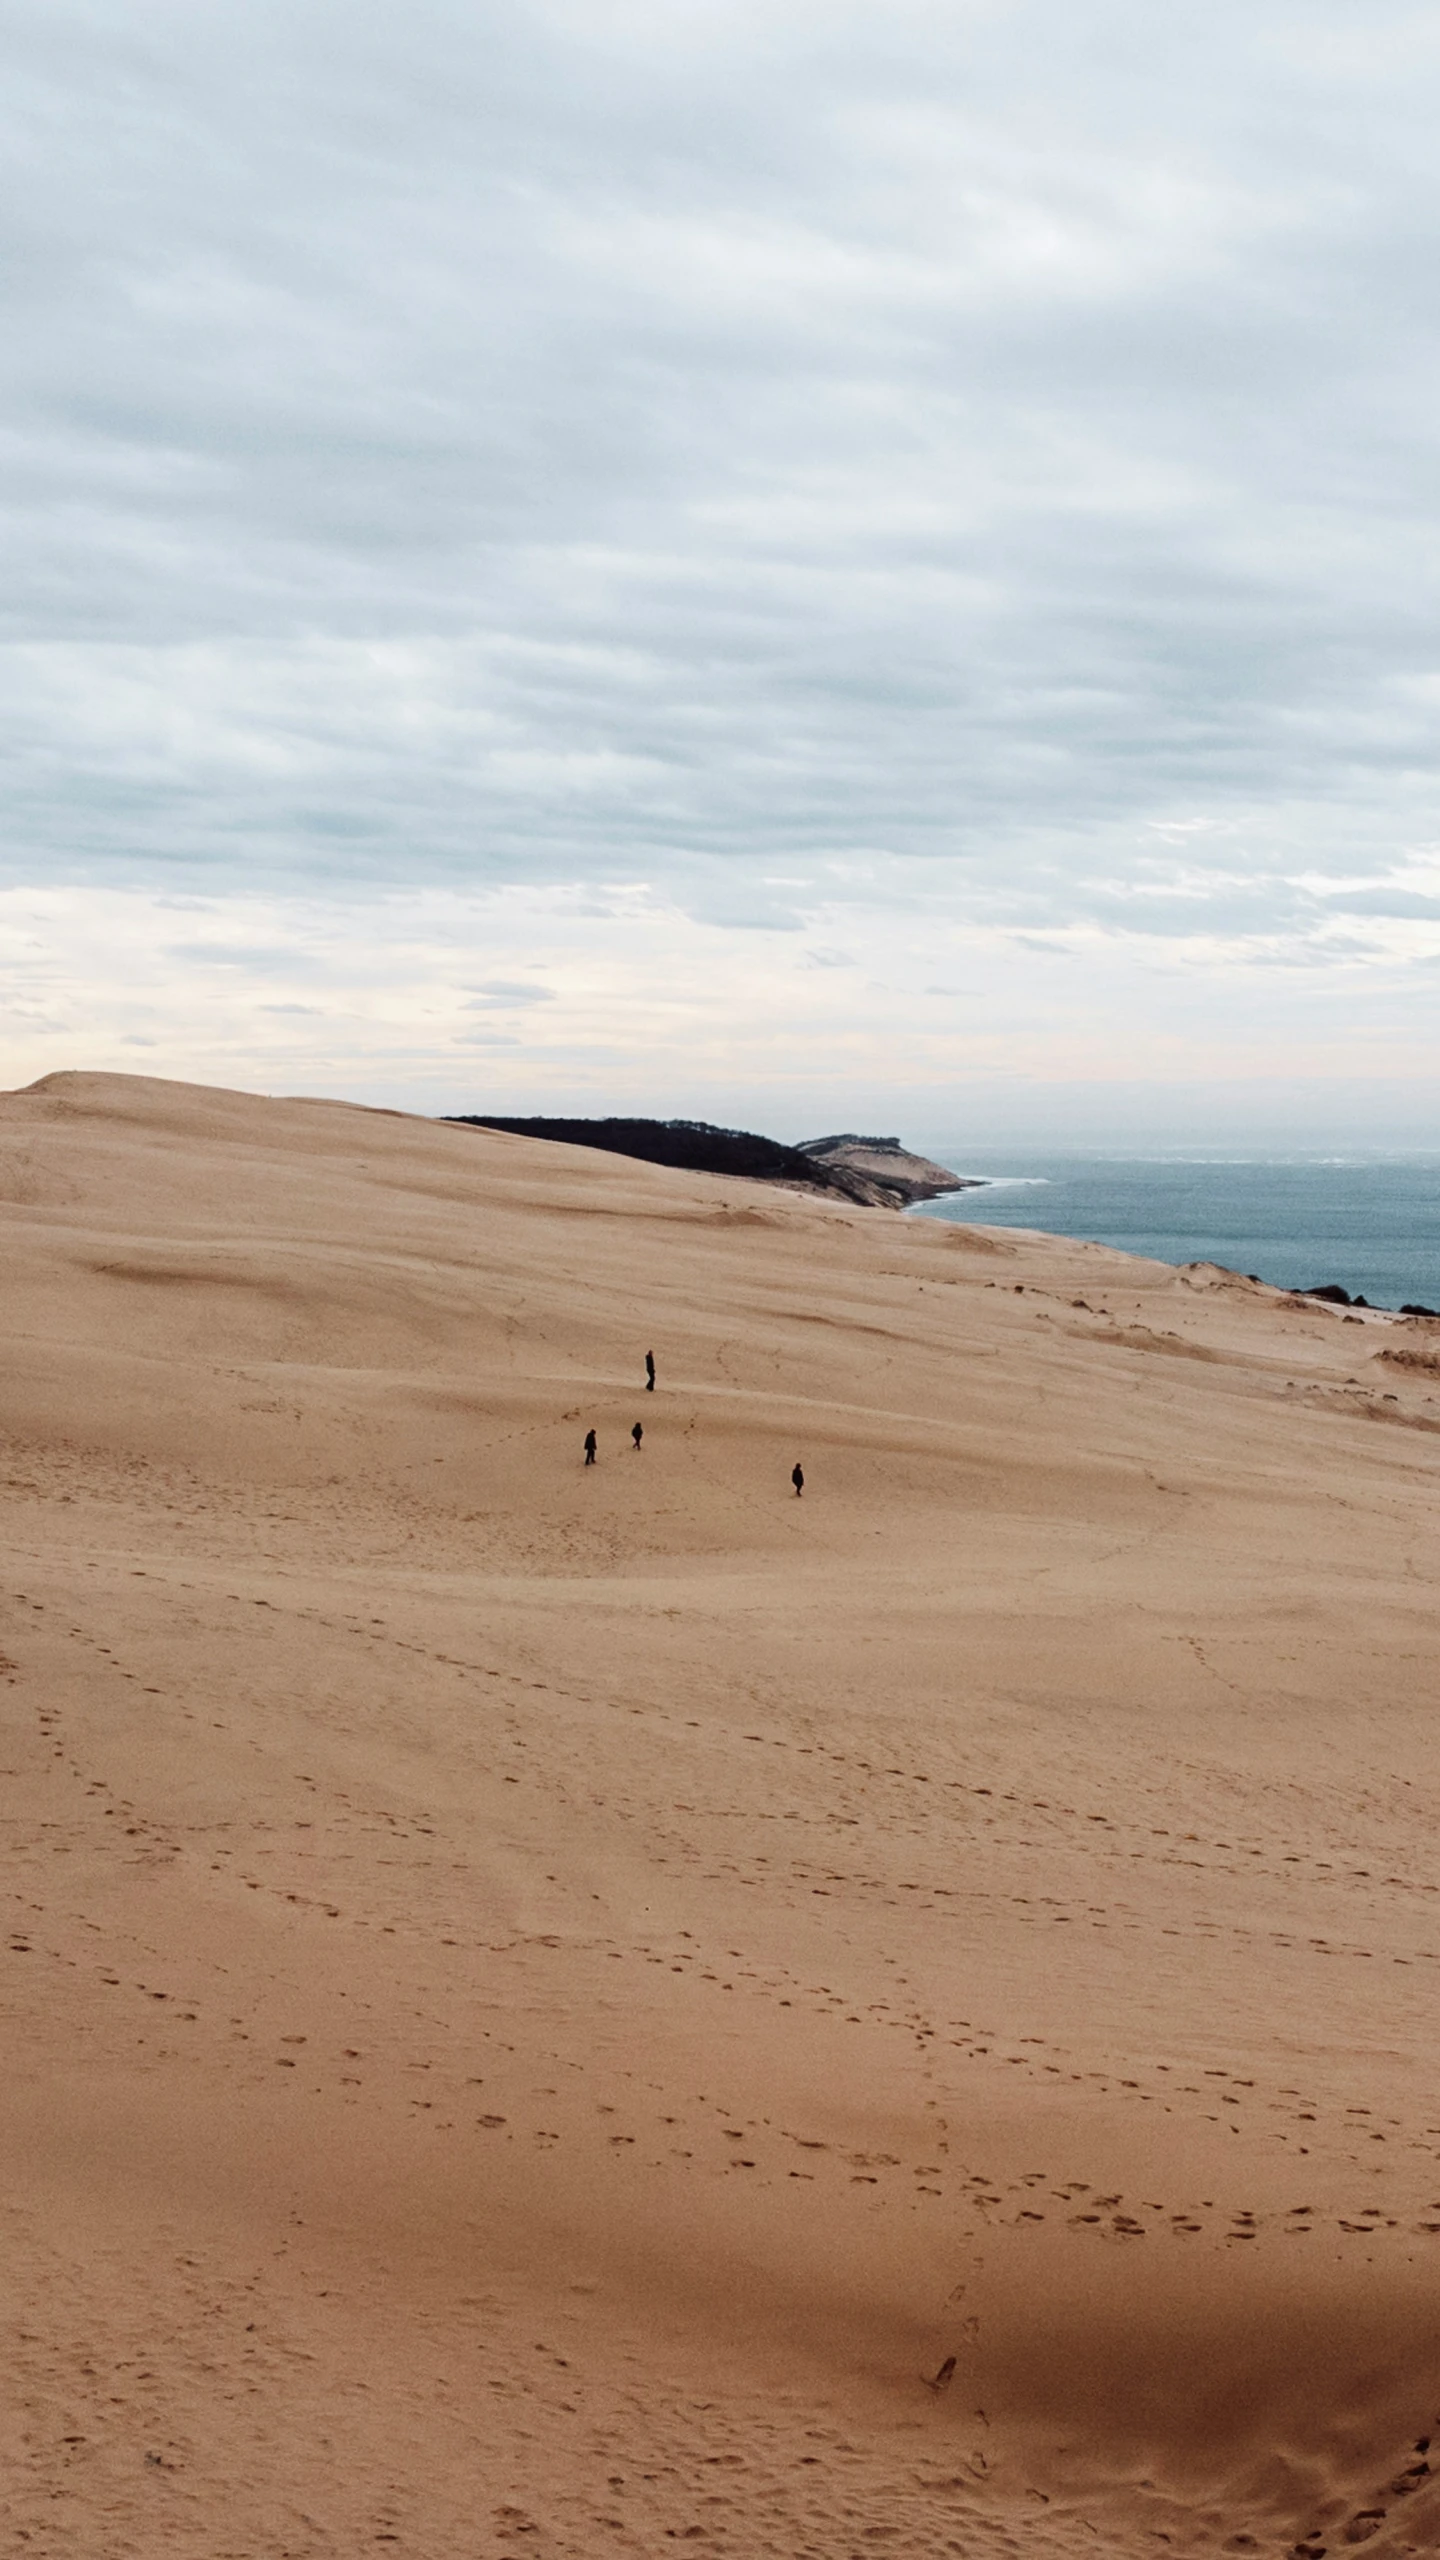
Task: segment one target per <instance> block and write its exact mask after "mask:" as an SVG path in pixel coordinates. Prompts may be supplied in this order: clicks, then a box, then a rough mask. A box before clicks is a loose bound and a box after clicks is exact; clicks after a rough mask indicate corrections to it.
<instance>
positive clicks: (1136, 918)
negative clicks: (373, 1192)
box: [0, 0, 1440, 1150]
mask: <svg viewBox="0 0 1440 2560" xmlns="http://www.w3.org/2000/svg"><path fill="white" fill-rule="evenodd" d="M0 72H3V77H0V168H3V171H4V172H5V174H4V176H3V179H0V205H3V219H4V224H5V230H6V233H7V235H8V238H7V248H6V255H5V257H4V260H3V264H0V386H3V387H0V437H3V456H4V469H3V472H0V515H3V527H0V530H3V540H4V546H5V556H6V562H7V566H6V573H5V578H4V581H3V586H0V655H3V664H0V757H3V805H4V825H3V836H0V1084H4V1085H5V1086H13V1085H17V1084H23V1083H27V1082H29V1081H31V1080H32V1079H33V1078H35V1077H38V1076H41V1075H44V1074H46V1073H48V1072H50V1071H52V1070H54V1069H56V1068H66V1067H101V1068H119V1069H124V1070H127V1071H129V1072H137V1073H146V1074H156V1075H165V1076H182V1077H188V1078H193V1079H196V1080H199V1081H204V1082H213V1083H226V1084H232V1085H238V1086H242V1087H245V1088H247V1089H250V1090H255V1091H263V1092H277V1093H280V1092H287V1093H299V1092H304V1093H331V1094H339V1095H345V1096H349V1097H352V1098H354V1099H358V1100H365V1101H373V1102H384V1103H390V1104H399V1105H402V1106H403V1107H406V1108H411V1109H416V1110H422V1111H445V1110H457V1111H464V1110H487V1109H489V1110H496V1111H506V1112H521V1111H527V1110H528V1111H546V1110H549V1111H591V1112H603V1111H606V1110H624V1111H649V1112H655V1113H658V1114H660V1115H661V1116H669V1115H671V1114H683V1115H688V1116H699V1117H705V1118H710V1119H717V1120H721V1121H724V1122H733V1123H737V1124H739V1125H747V1126H754V1127H761V1128H766V1129H770V1130H773V1131H774V1133H775V1134H777V1135H781V1136H787V1137H803V1136H806V1135H811V1134H815V1133H817V1132H819V1131H824V1130H831V1129H837V1128H841V1127H847V1126H848V1127H859V1128H863V1129H879V1130H882V1131H891V1130H894V1129H896V1128H897V1127H898V1129H899V1130H900V1133H901V1134H902V1135H904V1136H906V1137H908V1138H909V1139H910V1140H911V1141H912V1142H914V1143H917V1144H919V1143H924V1144H942V1143H943V1144H946V1145H948V1146H950V1147H951V1148H952V1149H954V1148H955V1147H963V1144H964V1143H966V1142H968V1143H970V1144H973V1145H976V1146H980V1145H982V1144H984V1145H990V1144H999V1145H1007V1144H1010V1143H1012V1142H1013V1143H1016V1144H1020V1143H1026V1142H1029V1143H1034V1144H1037V1145H1038V1144H1050V1143H1064V1142H1067V1141H1074V1142H1075V1143H1085V1144H1104V1143H1109V1142H1112V1141H1115V1142H1119V1141H1123V1140H1136V1141H1145V1142H1147V1143H1148V1142H1151V1141H1166V1140H1173V1141H1174V1142H1176V1143H1186V1142H1191V1141H1195V1142H1203V1141H1206V1140H1209V1139H1211V1138H1232V1139H1233V1138H1237V1137H1254V1138H1256V1139H1257V1141H1258V1140H1261V1139H1264V1140H1267V1141H1268V1140H1270V1139H1272V1138H1273V1139H1275V1140H1276V1141H1285V1142H1294V1143H1299V1144H1306V1145H1313V1146H1315V1147H1317V1148H1320V1149H1322V1150H1323V1149H1324V1148H1325V1147H1327V1146H1329V1145H1331V1144H1334V1143H1337V1142H1341V1143H1346V1144H1357V1143H1369V1144H1377V1145H1388V1144H1395V1145H1412V1144H1424V1143H1427V1142H1430V1141H1431V1140H1432V1139H1433V1138H1434V1133H1435V1131H1436V1129H1437V1127H1440V1117H1437V1106H1440V1059H1437V1052H1436V1041H1435V1019H1436V994H1437V988H1440V789H1437V772H1436V717H1437V709H1440V580H1437V569H1440V533H1437V525H1440V515H1437V498H1440V489H1437V475H1440V465H1437V459H1436V438H1435V419H1436V414H1437V400H1440V378H1437V377H1440V331H1437V320H1436V304H1435V291H1434V276H1435V268H1436V252H1437V227H1440V153H1437V151H1436V148H1435V133H1436V130H1437V126H1440V14H1437V13H1436V12H1435V11H1434V9H1433V8H1425V9H1421V8H1419V7H1411V6H1408V5H1401V0H1369V4H1368V5H1367V7H1366V8H1365V9H1364V10H1363V11H1362V10H1359V9H1357V8H1356V7H1355V5H1354V0H1343V5H1342V4H1341V0H1306V5H1304V6H1303V7H1297V6H1293V5H1290V0H1267V5H1266V6H1265V7H1264V8H1261V9H1257V8H1256V7H1255V6H1254V5H1253V0H1247V5H1244V6H1241V5H1239V0H1205V5H1204V6H1203V7H1202V6H1200V5H1195V4H1194V0H1176V4H1175V5H1174V6H1172V7H1168V8H1165V9H1157V8H1155V6H1154V5H1153V0H1144V5H1141V0H1081V5H1079V6H1077V5H1076V0H946V5H944V6H943V7H941V6H938V5H919V4H918V0H884V5H883V6H882V5H879V0H869V4H868V5H865V6H856V5H852V0H823V5H822V0H764V5H759V4H758V0H757V5H753V6H752V5H749V0H685V5H684V6H681V7H676V6H675V5H673V0H671V5H668V6H664V7H662V6H658V5H653V0H652V5H647V6H643V7H642V6H629V5H625V0H616V4H615V5H609V0H586V5H583V6H582V5H575V4H574V0H556V5H528V6H527V5H515V4H513V0H512V4H511V5H486V0H463V5H462V0H406V5H404V6H403V7H401V6H399V5H396V0H345V5H344V6H343V7H342V6H339V5H335V0H305V6H304V7H303V8H300V9H297V8H295V7H294V6H293V0H292V4H291V5H285V6H283V7H282V6H279V5H273V0H243V5H241V4H240V0H143V5H142V0H89V4H88V5H74V0H10V6H9V8H8V10H7V11H6V14H5V20H4V32H3V36H0ZM1437 1143H1440V1141H1437Z"/></svg>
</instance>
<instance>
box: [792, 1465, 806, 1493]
mask: <svg viewBox="0 0 1440 2560" xmlns="http://www.w3.org/2000/svg"><path fill="white" fill-rule="evenodd" d="M790 1481H791V1483H792V1484H793V1486H794V1487H795V1497H796V1500H797V1501H798V1500H799V1498H800V1495H801V1494H802V1493H803V1492H804V1490H805V1470H804V1468H803V1467H802V1466H801V1464H800V1461H799V1459H798V1458H797V1459H796V1461H795V1464H794V1466H793V1467H792V1468H791V1470H790Z"/></svg>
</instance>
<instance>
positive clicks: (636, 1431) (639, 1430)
mask: <svg viewBox="0 0 1440 2560" xmlns="http://www.w3.org/2000/svg"><path fill="white" fill-rule="evenodd" d="M644 1437H645V1425H644V1423H643V1422H632V1423H631V1425H630V1445H631V1447H632V1448H635V1449H638V1448H639V1446H640V1443H641V1441H642V1440H643V1439H644Z"/></svg>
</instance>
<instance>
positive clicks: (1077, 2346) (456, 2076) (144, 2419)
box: [0, 1075, 1440, 2560]
mask: <svg viewBox="0 0 1440 2560" xmlns="http://www.w3.org/2000/svg"><path fill="white" fill-rule="evenodd" d="M0 1249H3V1257H4V1305H5V1310H6V1326H7V1332H8V1336H9V1339H8V1342H7V1346H6V1357H5V1362H4V1369H3V1378H4V1386H3V1404H0V1455H3V1461H4V1463H3V1466H0V1496H3V1504H4V1514H3V1516H4V1532H5V1535H4V1552H5V1569H4V1573H3V1577H0V1656H3V1661H0V1715H3V1724H0V1739H3V1750H0V1766H3V1769H4V1795H3V1803H4V1812H5V1862H4V1863H5V1891H6V1910H5V1920H6V1933H5V1939H4V1944H3V1949H0V1962H3V1966H4V1971H3V1974H0V1982H3V1986H4V1988H3V1998H4V2004H5V2050H6V2054H7V2058H8V2068H7V2070H6V2073H5V2074H4V2076H3V2080H0V2154H3V2161H4V2183H3V2192H0V2209H3V2212H4V2216H5V2222H4V2233H5V2250H4V2258H5V2266H6V2270H7V2273H6V2294H7V2297H8V2299H7V2303H6V2313H5V2317H6V2321H7V2326H8V2331H9V2335H8V2338H7V2344H6V2352H7V2362H8V2364H9V2368H10V2371H11V2373H12V2375H13V2376H14V2377H15V2385H14V2387H13V2388H12V2391H11V2394H10V2395H9V2399H8V2405H7V2408H6V2410H5V2413H4V2414H3V2415H0V2450H3V2454H4V2461H3V2464H0V2518H3V2521H4V2524H5V2527H6V2531H7V2533H8V2535H9V2537H10V2546H11V2547H12V2548H14V2549H15V2550H16V2551H22V2550H24V2551H36V2552H45V2553H50V2552H55V2553H60V2552H65V2553H74V2554H80V2555H86V2556H87V2560H88V2555H92V2554H93V2555H96V2560H101V2555H103V2560H115V2555H120V2554H130V2553H136V2554H141V2553H143V2554H146V2555H149V2554H156V2553H161V2554H183V2555H187V2560H188V2555H194V2560H202V2555H203V2560H229V2556H230V2555H234V2560H253V2555H255V2554H257V2553H260V2552H264V2553H274V2554H277V2555H278V2554H286V2555H297V2556H298V2555H306V2560H309V2555H322V2554H324V2555H329V2554H332V2553H333V2554H336V2555H341V2554H344V2555H347V2560H348V2555H351V2554H353V2553H355V2552H356V2551H358V2550H368V2549H370V2548H372V2547H373V2548H376V2549H387V2550H398V2551H401V2552H413V2553H414V2554H416V2555H417V2556H420V2560H451V2555H455V2560H460V2555H465V2560H472V2555H477V2554H480V2555H489V2554H492V2553H501V2552H505V2553H509V2552H516V2553H519V2552H525V2553H531V2554H536V2555H546V2554H566V2555H569V2554H575V2555H579V2554H586V2555H589V2554H593V2553H594V2552H596V2551H597V2550H602V2551H603V2550H615V2551H618V2552H627V2551H629V2552H637V2553H643V2554H646V2555H650V2554H662V2553H666V2552H668V2551H670V2550H672V2549H673V2548H675V2547H676V2546H677V2545H678V2544H682V2543H683V2544H687V2545H691V2546H693V2547H694V2548H696V2549H698V2550H700V2551H702V2552H703V2551H707V2550H714V2551H729V2552H732V2553H735V2554H744V2555H746V2556H747V2560H749V2556H750V2555H759V2554H773V2555H776V2560H792V2555H800V2554H805V2555H809V2554H812V2553H813V2554H815V2555H817V2560H818V2555H821V2554H823V2555H825V2560H835V2555H851V2554H862V2553H869V2552H872V2551H885V2552H889V2553H893V2554H897V2555H901V2554H903V2555H926V2560H929V2555H933V2554H936V2553H957V2554H963V2555H966V2560H969V2556H970V2555H987V2556H988V2555H996V2554H1005V2553H1011V2552H1015V2553H1019V2552H1024V2553H1026V2554H1030V2553H1037V2554H1048V2553H1054V2554H1070V2553H1078V2552H1082V2551H1085V2552H1091V2551H1094V2550H1096V2549H1100V2550H1103V2551H1105V2552H1108V2553H1114V2554H1127V2555H1128V2554H1130V2553H1132V2552H1134V2553H1139V2552H1142V2551H1143V2552H1153V2551H1155V2550H1157V2549H1168V2550H1172V2551H1202V2550H1217V2551H1218V2550H1222V2549H1229V2550H1246V2549H1249V2550H1262V2551H1273V2552H1282V2551H1283V2552H1290V2551H1293V2550H1296V2549H1297V2548H1303V2550H1304V2551H1305V2552H1306V2553H1307V2554H1312V2553H1316V2552H1318V2551H1319V2550H1320V2549H1321V2548H1322V2547H1323V2548H1324V2549H1325V2550H1326V2551H1329V2552H1334V2551H1336V2550H1339V2549H1342V2548H1347V2547H1349V2546H1350V2545H1351V2544H1359V2543H1362V2542H1363V2543H1365V2544H1367V2545H1368V2547H1369V2548H1370V2549H1371V2550H1372V2551H1374V2552H1376V2553H1387V2554H1389V2553H1401V2552H1411V2551H1433V2550H1436V2549H1440V2320H1437V2308H1436V2306H1437V2287H1440V2111H1437V2105H1436V2100H1435V2096H1434V2068H1433V2060H1432V2056H1431V2052H1430V2046H1431V2042H1432V2037H1433V2022H1434V2019H1435V2014H1436V2004H1437V1993H1440V1980H1437V1977H1440V1877H1437V1872H1436V1861H1435V1848H1434V1843H1435V1839H1436V1833H1437V1816H1440V1778H1437V1773H1436V1764H1435V1753H1434V1747H1433V1732H1432V1726H1433V1717H1434V1711H1435V1703H1436V1661H1437V1651H1436V1637H1437V1622H1440V1604H1437V1596H1436V1570H1435V1558H1436V1528H1437V1521H1440V1326H1433V1327H1432V1326H1426V1325H1425V1324H1424V1323H1422V1322H1412V1323H1401V1322H1397V1321H1394V1320H1391V1319H1387V1318H1383V1317H1378V1316H1366V1317H1363V1318H1362V1317H1356V1316H1352V1315H1346V1314H1345V1313H1343V1312H1342V1311H1341V1310H1339V1309H1337V1308H1330V1307H1325V1306H1321V1305H1317V1304H1314V1303H1309V1304H1307V1303H1304V1302H1300V1301H1296V1300H1293V1299H1290V1298H1287V1297H1285V1296H1284V1295H1282V1294H1280V1293H1278V1292H1277V1291H1275V1290H1273V1289H1269V1288H1264V1287H1260V1286H1257V1285H1254V1284H1252V1283H1250V1282H1249V1281H1247V1280H1245V1279H1243V1278H1238V1277H1236V1276H1235V1275H1233V1274H1229V1273H1224V1272H1221V1271H1219V1270H1217V1269H1214V1268H1206V1267H1197V1268H1195V1269H1192V1270H1188V1271H1177V1270H1175V1269H1174V1268H1171V1267H1169V1266H1167V1265H1165V1264H1161V1263H1155V1262H1146V1261H1138V1260H1132V1259H1129V1258H1127V1257H1126V1256H1124V1255H1122V1254H1119V1253H1117V1252H1114V1251H1111V1250H1109V1249H1108V1248H1104V1247H1100V1246H1089V1245H1085V1244H1081V1243H1075V1242H1068V1241H1065V1240H1062V1239H1056V1238H1052V1237H1045V1236H1039V1235H1035V1234H1032V1233H1027V1232H1011V1233H1004V1234H1002V1233H1000V1232H998V1231H995V1230H990V1229H986V1228H985V1227H983V1226H977V1225H968V1224H956V1225H946V1224H944V1223H943V1222H942V1221H939V1220H936V1219H924V1218H910V1217H907V1218H900V1217H897V1216H893V1215H891V1214H889V1213H887V1212H885V1211H883V1210H874V1209H865V1208H859V1207H853V1208H852V1207H849V1206H847V1205H845V1204H844V1203H837V1202H835V1201H833V1200H830V1199H827V1198H823V1197H816V1198H810V1197H805V1196H802V1195H800V1194H797V1193H790V1192H786V1191H783V1190H779V1189H771V1188H767V1187H766V1186H764V1185H762V1184H758V1183H753V1182H743V1181H738V1180H731V1179H722V1178H719V1177H715V1176H706V1175H699V1174H687V1173H680V1172H675V1171H672V1170H667V1169H665V1168H663V1167H658V1166H652V1165H648V1164H642V1163H637V1162H631V1161H627V1160H623V1159H619V1158H613V1157H606V1156H602V1155H599V1154H596V1153H594V1152H587V1151H584V1150H580V1149H573V1148H569V1147H558V1146H546V1145H543V1144H540V1143H537V1142H533V1141H529V1140H525V1139H520V1138H515V1137H511V1136H507V1135H504V1134H500V1133H497V1132H492V1131H489V1130H484V1129H472V1128H456V1127H451V1126H445V1125H442V1124H437V1123H432V1122H427V1121H424V1120H420V1119H412V1118H408V1117H406V1116H404V1115H402V1114H399V1113H390V1112H379V1111H366V1110H361V1109H359V1108H355V1107H352V1106H349V1105H345V1104H341V1103H317V1102H288V1101H272V1100H266V1099H263V1098H260V1097H256V1096H251V1095H244V1094H236V1093H226V1092H218V1091H211V1090H206V1089H203V1088H199V1087H192V1086H185V1085H178V1084H165V1083H161V1082H158V1081H153V1080H148V1079H145V1078H141V1077H135V1078H131V1077H121V1076H108V1075H94V1076H91V1075H65V1076H56V1077H50V1078H47V1079H45V1080H44V1082H43V1083H42V1084H41V1085H39V1086H36V1087H33V1088H30V1089H29V1090H27V1091H25V1092H22V1093H17V1094H10V1095H7V1096H4V1097H0ZM1308 1276H1312V1277H1317V1278H1318V1277H1320V1276H1322V1275H1320V1274H1318V1273H1317V1274H1313V1275H1308ZM647 1349H649V1350H653V1352H654V1355H655V1361H656V1369H657V1383H656V1387H655V1391H654V1392H653V1393H647V1392H646V1388H645V1370H644V1361H645V1354H646V1351H647ZM637 1421H639V1422H641V1423H643V1425H644V1439H643V1445H642V1446H641V1447H640V1448H639V1449H638V1450H637V1449H635V1448H633V1447H632V1446H631V1438H630V1435H631V1429H632V1426H633V1424H634V1423H635V1422H637ZM590 1428H593V1429H594V1430H595V1432H596V1435H597V1443H598V1464H597V1465H595V1466H594V1467H592V1468H586V1467H585V1466H584V1465H583V1463H582V1458H583V1447H582V1444H583V1438H584V1434H585V1432H586V1430H587V1429H590ZM797 1461H798V1462H801V1463H802V1464H803V1470H804V1493H803V1497H801V1498H799V1499H797V1498H796V1497H795V1495H794V1493H793V1491H792V1486H791V1469H792V1467H793V1466H794V1465H795V1464H796V1462H797ZM1432 2433H1433V2436H1434V2440H1435V2446H1436V2451H1435V2454H1434V2457H1433V2459H1434V2464H1435V2469H1434V2472H1433V2474H1432V2471H1431V2468H1430V2463H1431V2453H1430V2444H1431V2437H1432Z"/></svg>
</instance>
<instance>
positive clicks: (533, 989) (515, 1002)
mask: <svg viewBox="0 0 1440 2560" xmlns="http://www.w3.org/2000/svg"><path fill="white" fill-rule="evenodd" d="M554 1001H555V991H554V989H553V987H537V986H532V985H531V984H530V983H529V981H528V980H523V979H515V978H491V979H490V980H488V982H487V983H486V984H485V985H484V986H482V987H476V988H474V989H473V990H472V992H471V993H470V994H469V995H468V996H467V997H466V998H465V1001H464V1006H463V1010H464V1011H465V1012H466V1013H515V1012H517V1011H523V1010H524V1009H525V1008H526V1007H527V1006H529V1005H532V1004H553V1003H554Z"/></svg>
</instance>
